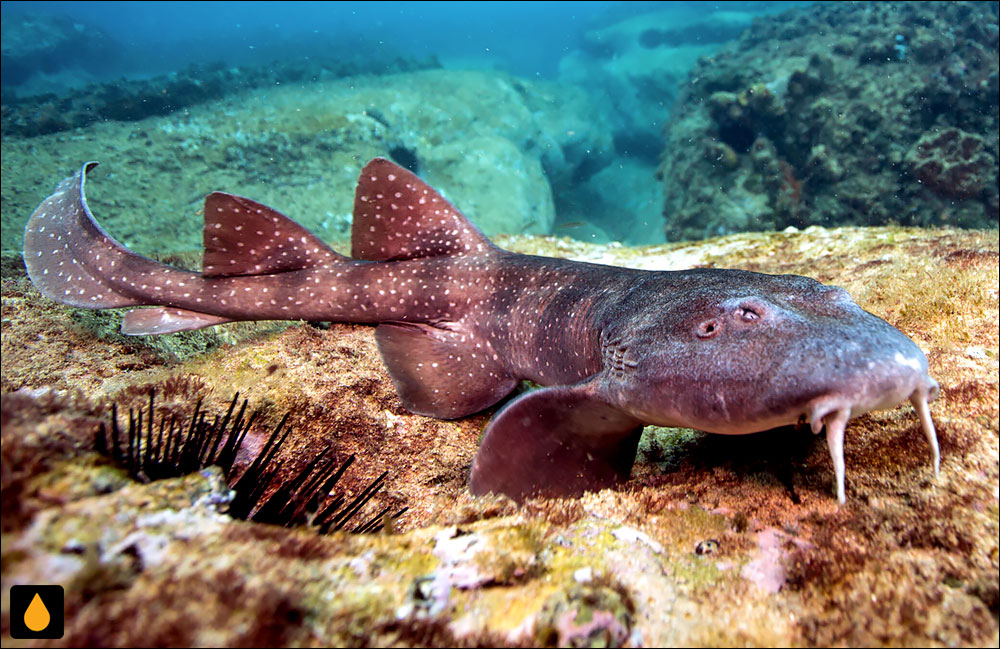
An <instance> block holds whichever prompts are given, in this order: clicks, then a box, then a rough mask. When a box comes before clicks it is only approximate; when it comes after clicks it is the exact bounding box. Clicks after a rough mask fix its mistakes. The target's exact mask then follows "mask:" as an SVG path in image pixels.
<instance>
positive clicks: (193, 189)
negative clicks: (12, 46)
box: [0, 70, 610, 254]
mask: <svg viewBox="0 0 1000 649" xmlns="http://www.w3.org/2000/svg"><path fill="white" fill-rule="evenodd" d="M223 72H225V71H223ZM223 85H224V86H225V87H228V85H227V84H223ZM497 106H503V110H497ZM594 115H595V110H593V109H592V106H591V104H590V103H589V101H588V100H587V98H586V96H585V95H583V94H582V93H580V92H572V91H565V90H563V89H562V88H561V87H559V86H556V85H554V84H549V83H538V84H532V83H530V82H527V81H522V80H516V79H514V78H513V77H511V76H509V75H506V74H502V73H495V72H456V71H447V72H446V71H443V70H425V71H420V72H411V73H400V74H387V75H382V76H377V77H372V76H357V77H351V78H349V79H336V78H333V79H318V80H315V81H313V82H310V83H308V84H281V85H275V84H271V85H270V86H269V87H267V88H262V89H257V90H254V91H252V92H247V94H245V95H239V96H237V95H232V94H226V95H224V96H222V97H220V98H217V99H215V100H214V101H211V102H208V103H200V104H197V105H192V106H189V107H188V108H186V109H185V110H183V111H177V112H172V113H170V114H167V115H163V116H159V117H147V118H145V119H141V120H139V121H135V122H129V123H122V122H114V121H102V122H97V123H93V124H90V125H89V126H86V127H85V128H80V129H77V130H76V131H75V132H74V134H73V135H72V136H69V135H67V134H65V133H52V134H48V135H40V136H37V137H8V136H7V135H5V136H4V140H3V152H4V174H3V178H2V181H0V182H2V187H3V191H2V213H0V216H2V219H3V244H2V245H3V248H4V249H5V250H16V249H19V248H20V247H21V240H22V234H23V228H24V223H25V222H26V220H27V217H28V216H29V215H30V214H31V212H32V210H34V209H35V207H37V205H38V204H39V203H40V202H41V200H42V199H43V198H44V197H45V196H47V195H48V194H49V193H51V191H52V188H53V186H54V183H56V182H57V181H58V180H59V179H60V178H63V177H65V176H68V175H69V174H72V173H75V172H76V171H77V169H78V166H79V165H80V164H82V163H83V162H84V161H87V160H95V159H96V160H98V161H100V162H101V163H102V165H101V167H99V168H98V170H97V172H96V174H95V175H94V176H93V180H92V182H91V183H90V184H89V186H88V189H89V191H88V198H89V199H90V204H91V207H92V208H93V210H94V211H95V213H97V214H98V215H99V216H100V218H101V222H102V223H103V224H105V225H106V226H107V227H108V229H109V231H110V232H111V233H112V234H113V236H115V237H116V238H118V239H119V240H121V241H122V242H123V243H125V244H126V245H128V246H129V247H131V248H134V249H137V250H139V251H140V252H144V253H154V252H155V253H160V254H163V253H166V252H179V251H184V252H186V251H191V250H196V249H197V247H198V244H199V242H200V241H201V226H202V217H201V214H200V212H201V209H202V204H203V201H204V197H205V195H207V194H208V193H210V192H212V191H217V190H221V191H226V192H230V193H235V194H240V195H243V196H247V197H250V198H253V199H254V200H257V201H259V202H262V203H265V204H267V205H270V206H272V207H274V208H275V209H277V210H279V211H281V212H283V213H285V214H287V215H288V216H290V217H292V218H294V219H296V220H297V221H299V222H300V223H302V224H303V225H304V226H305V227H306V228H307V229H309V230H310V231H312V232H315V233H316V234H317V235H318V236H320V238H322V239H324V240H327V241H336V240H343V239H346V238H347V236H348V232H349V230H350V223H351V213H352V210H353V203H354V187H355V184H356V181H357V176H358V173H359V171H360V169H361V167H362V166H363V165H364V164H365V163H367V162H368V161H369V160H370V159H371V158H373V157H375V156H384V157H390V158H393V159H395V160H396V161H397V162H399V163H400V164H403V165H404V166H407V167H409V168H412V169H414V170H415V171H417V172H418V173H419V174H421V175H422V176H424V177H425V178H427V179H429V180H431V181H432V183H433V184H434V185H435V186H436V187H437V188H438V189H440V190H442V191H443V192H444V194H445V195H447V196H449V197H450V198H452V199H453V200H454V201H455V202H456V204H457V205H458V206H459V208H460V209H462V210H464V212H465V214H466V215H467V216H469V217H470V218H471V219H472V220H473V221H474V222H476V223H477V224H479V225H480V226H481V227H483V229H484V230H485V231H486V232H487V233H488V234H495V233H498V232H510V233H521V232H525V233H534V234H543V233H547V232H549V231H550V230H551V228H552V224H553V221H554V206H553V199H552V192H553V189H552V185H550V183H549V181H548V178H547V175H551V176H552V177H553V178H556V179H560V178H561V179H571V178H573V177H574V175H575V174H576V173H577V172H578V171H579V170H581V169H587V168H590V167H589V166H588V165H590V161H591V160H592V158H595V157H601V156H602V155H604V154H601V153H600V152H601V150H602V147H605V146H606V145H607V142H609V141H610V138H609V136H608V135H607V134H606V133H605V134H603V135H599V134H601V133H602V131H601V129H599V128H596V127H594V126H591V127H589V128H586V129H584V128H582V127H581V125H582V124H584V123H587V122H588V121H591V120H594ZM592 123H598V124H599V123H600V120H595V121H593V122H592ZM591 154H593V155H591ZM598 168H599V167H598ZM594 171H596V169H594ZM591 173H593V171H591ZM560 182H562V181H558V180H557V181H556V185H557V186H558V187H559V188H563V189H565V188H566V184H565V183H563V184H561V185H560V184H559V183H560Z"/></svg>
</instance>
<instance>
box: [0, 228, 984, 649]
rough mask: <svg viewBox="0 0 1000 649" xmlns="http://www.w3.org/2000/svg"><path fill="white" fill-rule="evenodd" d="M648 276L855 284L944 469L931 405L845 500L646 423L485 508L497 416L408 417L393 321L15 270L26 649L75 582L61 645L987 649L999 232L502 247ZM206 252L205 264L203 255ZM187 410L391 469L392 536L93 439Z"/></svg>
mask: <svg viewBox="0 0 1000 649" xmlns="http://www.w3.org/2000/svg"><path fill="white" fill-rule="evenodd" d="M498 243H499V245H501V246H504V247H507V248H510V249H514V250H517V251H521V252H530V253H536V254H547V255H554V256H565V257H570V258H575V259H582V260H588V261H598V262H604V263H615V264H620V265H631V266H636V267H643V268H658V269H674V268H686V267H692V266H710V267H735V268H745V269H749V270H755V271H760V272H767V273H796V274H803V275H809V276H811V277H815V278H817V279H819V280H821V281H823V282H826V283H830V284H835V285H839V286H843V287H844V288H846V289H847V290H848V291H849V292H850V293H851V295H852V296H853V297H854V298H855V300H856V301H858V303H859V304H861V305H862V306H863V307H864V308H866V309H868V310H870V311H872V312H873V313H875V314H877V315H879V316H881V317H883V318H886V319H887V320H888V321H889V322H890V323H892V324H893V325H895V326H897V327H899V328H900V329H901V330H902V331H903V332H904V333H905V334H907V335H908V336H910V337H911V338H913V339H914V341H916V342H917V344H918V345H919V346H920V347H921V348H922V349H923V350H924V351H925V352H926V353H927V356H928V359H929V363H930V367H931V375H932V376H934V378H936V379H937V380H938V381H939V382H940V383H941V387H942V390H941V396H940V397H939V398H938V400H937V401H935V402H934V403H933V404H932V407H931V410H932V413H933V416H934V418H935V421H936V423H937V425H938V433H939V436H940V440H941V449H942V466H941V475H940V476H939V477H938V478H937V479H936V480H935V479H933V477H932V469H931V465H930V455H929V452H928V449H927V447H926V442H925V441H924V439H923V436H922V434H921V432H920V427H919V423H918V421H917V417H916V415H915V414H914V413H913V411H912V409H911V408H910V407H909V406H902V407H900V408H897V409H895V410H891V411H883V412H877V413H872V414H869V415H865V416H863V417H861V418H860V419H858V420H856V421H854V422H852V423H851V424H850V425H849V427H848V430H847V440H846V445H845V455H846V463H847V480H848V484H847V497H848V501H847V504H846V505H841V506H838V504H837V502H836V499H835V498H834V497H833V496H832V494H831V483H832V467H831V466H830V462H829V457H828V454H827V452H826V449H825V447H824V445H823V440H822V438H815V437H813V436H812V435H811V434H810V433H809V432H808V431H806V430H803V431H785V432H778V433H765V434H759V435H752V436H743V437H728V436H727V437H723V436H710V435H704V434H702V433H697V432H694V431H688V430H682V429H653V428H648V429H647V430H646V434H645V435H644V438H643V442H642V444H641V445H640V456H639V459H638V461H637V464H636V467H635V469H634V471H633V474H632V479H631V480H630V481H629V482H628V483H627V484H626V485H625V486H623V487H622V488H620V489H618V490H606V491H603V492H600V493H597V494H588V495H586V496H584V497H583V498H580V499H577V500H555V501H548V500H534V501H529V502H528V503H526V504H525V505H524V506H521V507H517V506H516V505H514V504H513V503H511V502H510V501H507V500H506V499H503V498H492V497H491V498H484V499H475V498H472V497H470V496H469V495H468V492H467V488H466V474H467V471H468V466H469V464H470V462H471V460H472V457H473V455H474V454H475V450H476V444H477V438H478V435H479V432H480V430H481V429H482V426H483V425H484V423H485V422H486V420H487V417H488V416H489V414H490V413H485V414H483V415H479V416H476V417H470V418H465V419H461V420H458V421H440V420H436V419H430V418H426V417H420V416H416V415H412V414H410V413H408V412H406V411H405V410H404V409H403V408H402V406H401V405H400V404H399V402H398V400H397V399H396V397H395V393H394V391H393V388H392V383H391V381H390V380H389V378H388V375H387V374H386V372H385V370H384V368H383V367H382V365H381V362H380V360H379V358H378V353H377V350H376V349H375V345H374V339H373V336H372V332H373V329H371V328H369V327H363V326H352V325H332V326H330V327H329V328H328V329H327V328H319V327H315V326H312V325H309V324H305V323H259V324H252V323H243V324H235V325H228V326H224V327H216V328H214V329H212V330H206V331H202V332H193V333H188V334H178V335H173V336H165V337H161V338H127V337H124V336H121V335H120V334H118V333H116V329H117V323H118V322H119V320H120V315H119V314H116V313H108V312H102V313H94V312H87V311H82V310H76V309H71V308H66V307H63V306H60V305H56V304H54V303H52V302H50V301H48V300H46V299H45V298H42V297H41V296H40V295H39V294H38V293H37V292H36V291H35V290H34V289H33V288H32V287H31V285H30V282H28V280H27V278H26V277H25V275H24V271H23V266H22V265H21V263H20V259H19V258H18V257H17V256H16V255H6V256H5V257H4V259H3V267H2V270H3V275H2V293H3V310H2V317H3V323H2V333H3V336H2V390H3V408H2V411H3V412H2V414H3V421H2V424H3V426H2V430H3V432H2V493H3V512H4V514H3V537H2V538H3V563H2V570H3V579H2V581H3V602H2V603H3V607H2V614H3V617H2V627H3V628H2V631H3V641H4V646H8V644H9V645H10V646H26V645H27V644H32V645H34V644H37V643H35V642H32V643H28V642H27V641H17V640H11V639H10V637H9V635H8V629H9V614H10V603H9V599H8V592H9V586H10V585H12V584H16V583H60V584H62V585H63V586H64V587H65V588H66V601H67V611H66V612H67V619H66V625H67V626H66V636H65V637H64V638H63V639H62V640H53V641H45V642H43V643H41V644H48V645H53V646H69V645H76V644H87V645H95V644H97V645H105V646H124V645H129V644H137V643H140V642H141V643H151V644H158V645H171V646H175V645H191V644H199V645H258V644H261V645H265V646H276V645H293V646H313V645H331V644H342V645H349V646H370V645H399V646H418V645H432V646H443V645H449V646H451V645H470V646H476V645H480V646H486V645H489V646H496V645H539V644H541V645H557V644H561V645H573V646H596V645H600V644H604V645H609V644H610V645H622V644H624V645H630V646H635V645H639V644H642V645H646V646H671V645H778V644H781V645H807V646H814V645H848V646H856V645H870V644H879V645H932V646H943V645H955V644H961V645H993V646H995V645H996V644H997V642H998V631H997V629H998V625H997V615H998V542H997V537H998V479H1000V478H998V430H1000V426H998V385H997V384H998V313H1000V305H998V290H1000V278H998V249H1000V246H998V236H997V232H996V231H989V232H977V231H957V230H917V229H900V228H839V229H835V230H827V229H821V228H810V229H809V230H806V231H803V232H797V231H794V232H793V231H789V232H783V233H771V234H762V233H754V234H741V235H733V236H730V237H725V238H721V239H715V240H710V241H707V242H699V243H690V244H672V245H668V246H659V247H655V248H625V247H618V246H613V245H612V246H590V245H586V244H581V243H577V242H570V241H568V240H556V239H551V238H537V237H500V238H498ZM187 261H188V262H189V265H190V264H191V263H192V262H195V261H196V260H195V259H189V260H187ZM150 387H155V388H156V389H157V390H158V394H159V396H158V401H160V402H161V406H162V408H164V409H165V411H170V412H177V413H180V412H184V411H185V409H186V408H188V407H189V406H190V404H191V403H192V402H193V401H194V400H196V399H197V398H199V397H204V399H205V403H206V404H207V405H208V406H209V407H210V408H211V409H214V410H221V409H222V408H224V407H225V406H226V405H227V404H228V401H229V399H230V398H231V396H232V393H233V392H235V391H239V392H240V393H241V394H242V395H245V396H247V397H248V398H249V399H250V402H251V404H255V405H257V406H259V407H261V408H262V410H263V412H264V416H265V420H266V421H267V422H269V423H271V424H273V423H274V422H275V421H276V420H277V419H278V418H279V417H280V416H281V415H282V414H283V413H284V412H286V411H288V412H291V416H290V419H289V422H290V424H291V425H292V427H293V433H292V435H291V436H290V437H289V439H288V442H287V443H286V448H285V449H284V450H283V452H282V453H283V455H287V456H288V457H291V458H294V457H295V456H296V455H297V454H302V455H305V454H307V453H315V452H317V451H319V450H321V449H322V448H324V447H325V446H326V445H328V444H332V445H333V448H334V450H335V453H336V454H337V455H338V456H339V457H341V458H344V457H347V456H348V455H350V454H351V453H356V454H357V456H358V461H357V462H356V463H355V465H354V467H352V469H351V471H349V472H348V473H347V474H345V477H344V484H343V487H344V488H345V489H347V490H348V491H349V492H352V493H356V492H357V491H359V490H360V489H362V488H363V487H364V486H365V484H367V482H368V481H370V480H371V479H372V478H374V477H375V476H377V475H378V474H379V473H381V472H382V471H384V470H388V471H389V480H388V482H387V488H386V489H384V490H383V492H382V493H381V494H380V495H379V497H378V501H379V505H392V506H393V507H400V506H403V505H407V506H409V507H410V510H409V511H408V512H407V513H406V514H405V515H404V516H403V517H402V519H401V520H400V521H399V522H398V523H396V525H395V530H394V532H393V533H387V534H379V535H355V536H352V535H347V534H334V535H330V536H327V537H320V536H316V535H315V534H313V533H311V532H309V531H304V530H285V529H281V528H276V527H271V526H263V525H257V524H252V523H246V522H243V521H235V520H232V519H230V518H229V517H227V516H225V515H224V513H223V512H224V509H225V503H226V498H227V490H226V489H225V486H224V483H223V481H222V479H221V477H220V476H219V474H218V472H217V471H214V470H206V471H203V472H200V473H197V474H193V475H191V476H187V477H183V478H178V479H175V480H168V481H161V482H156V483H151V484H147V485H142V484H138V483H134V482H132V481H130V480H129V479H128V478H127V476H125V475H124V473H122V472H121V471H120V470H118V469H116V468H114V467H113V466H111V465H109V464H108V463H107V462H106V461H105V460H103V459H101V458H100V457H99V456H97V455H96V454H95V453H93V452H92V451H90V450H89V440H90V439H91V436H92V435H93V432H94V431H95V430H96V427H97V425H98V422H99V421H100V420H101V419H102V418H105V419H106V417H107V409H108V408H107V406H108V404H110V402H111V401H112V400H115V401H118V402H119V404H126V405H132V406H139V405H141V404H143V403H144V401H145V400H146V399H147V398H148V397H147V394H148V390H149V388H150Z"/></svg>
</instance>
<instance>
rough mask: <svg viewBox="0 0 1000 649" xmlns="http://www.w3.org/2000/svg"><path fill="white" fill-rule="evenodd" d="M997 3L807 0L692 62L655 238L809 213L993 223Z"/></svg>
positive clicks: (870, 221) (670, 134)
mask: <svg viewBox="0 0 1000 649" xmlns="http://www.w3.org/2000/svg"><path fill="white" fill-rule="evenodd" d="M997 14H998V10H997V5H996V4H995V3H962V2H959V3H934V2H923V3H892V4H889V3H887V4H867V3H862V4H853V3H830V4H814V5H810V6H808V7H800V8H795V9H792V10H789V11H787V12H785V13H782V14H780V15H777V16H769V17H761V18H757V19H755V20H754V23H753V26H752V27H751V28H750V29H748V30H746V31H745V32H743V34H742V35H741V36H740V38H739V39H738V40H737V41H735V42H734V43H732V44H730V45H729V46H727V47H725V48H724V49H723V50H722V51H720V52H719V53H718V54H716V55H715V56H712V57H702V58H701V59H700V60H699V61H698V63H697V64H696V65H695V66H694V68H693V70H692V71H691V74H690V76H689V78H688V80H687V82H686V83H685V84H684V85H683V87H682V90H681V93H680V97H679V99H678V101H677V103H676V104H675V105H674V110H673V114H672V117H671V120H670V122H669V124H668V125H667V128H666V143H665V150H664V154H663V161H662V164H661V166H660V169H659V174H660V177H661V180H662V183H663V191H664V215H665V218H666V223H665V227H666V232H667V238H668V240H677V239H692V238H701V237H706V236H715V235H719V234H725V233H729V232H736V231H741V230H766V229H779V230H780V229H784V228H786V227H788V226H795V227H799V228H801V227H806V226H809V225H813V224H819V225H825V226H831V225H841V224H855V225H880V224H887V223H899V224H903V225H958V226H962V227H990V226H992V227H996V223H997V205H998V199H997V166H996V160H997V147H998V139H1000V138H998V115H997V105H998V90H997V79H998V36H997V34H998V28H997V24H998V20H997Z"/></svg>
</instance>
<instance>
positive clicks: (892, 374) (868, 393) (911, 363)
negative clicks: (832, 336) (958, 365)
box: [802, 314, 940, 502]
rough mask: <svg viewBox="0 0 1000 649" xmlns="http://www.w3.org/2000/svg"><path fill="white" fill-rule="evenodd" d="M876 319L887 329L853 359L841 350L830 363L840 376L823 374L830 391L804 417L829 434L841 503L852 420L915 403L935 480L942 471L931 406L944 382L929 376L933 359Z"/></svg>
mask: <svg viewBox="0 0 1000 649" xmlns="http://www.w3.org/2000/svg"><path fill="white" fill-rule="evenodd" d="M866 315H869V314H866ZM870 317H871V318H874V316H870ZM874 319H875V320H878V321H879V322H880V323H882V324H883V325H884V327H881V326H880V327H876V328H875V331H876V332H877V335H871V333H869V335H868V336H867V338H868V340H865V341H860V344H858V345H856V346H854V348H853V350H851V351H852V353H851V354H849V355H847V356H845V355H844V354H843V351H842V350H843V346H841V347H840V348H839V350H840V351H838V354H837V355H838V358H836V359H835V360H834V362H832V363H829V362H828V363H827V365H828V366H829V365H834V366H836V371H834V372H832V373H828V372H826V371H824V370H820V371H819V373H820V374H821V377H820V379H821V380H820V383H821V384H822V385H823V386H824V387H823V389H822V390H819V395H818V396H816V397H814V398H812V399H811V400H810V401H809V402H808V403H807V404H806V407H805V411H804V412H803V413H802V415H804V416H805V417H806V419H807V420H808V421H809V423H810V427H811V428H812V431H813V433H816V434H818V433H820V431H822V430H823V429H824V428H825V429H826V437H827V445H828V447H829V450H830V456H831V458H832V460H833V465H834V473H835V474H836V483H837V497H838V499H839V500H840V502H845V500H846V496H845V493H844V474H845V468H844V430H845V427H846V426H847V423H848V422H849V421H850V420H851V419H854V418H855V417H859V416H860V415H863V414H865V413H867V412H871V411H874V410H884V409H887V408H893V407H895V406H897V405H899V404H901V403H903V402H904V401H910V403H912V404H913V407H914V409H915V410H916V411H917V414H918V416H919V417H920V423H921V427H922V429H923V431H924V435H925V436H926V438H927V442H928V444H929V445H930V447H931V454H932V457H933V461H934V474H935V475H937V473H938V471H939V468H940V451H939V448H938V442H937V433H936V431H935V429H934V422H933V421H932V419H931V416H930V410H929V408H928V405H927V404H928V403H929V402H930V401H933V400H934V399H935V398H936V397H937V395H938V392H939V389H940V387H939V385H938V382H937V381H935V380H934V379H933V378H931V377H930V376H929V375H928V373H927V358H926V357H925V356H924V354H923V352H922V351H920V349H919V348H918V347H917V346H916V344H914V343H913V341H911V340H910V339H909V338H907V337H906V336H904V335H903V334H902V333H900V332H899V331H898V330H896V329H894V328H892V327H890V326H889V325H888V324H886V323H884V321H881V320H879V319H878V318H874ZM869 327H871V325H869ZM868 331H869V332H871V331H872V329H871V328H869V329H868Z"/></svg>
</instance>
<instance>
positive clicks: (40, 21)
mask: <svg viewBox="0 0 1000 649" xmlns="http://www.w3.org/2000/svg"><path fill="white" fill-rule="evenodd" d="M0 30H2V35H3V39H2V43H3V44H2V45H0V61H2V65H3V77H2V80H0V85H2V86H3V91H4V95H5V97H4V99H5V100H6V95H7V94H8V91H10V90H11V89H12V88H14V87H16V86H21V85H24V84H28V83H30V82H36V84H37V83H44V79H45V78H54V77H57V78H59V79H60V83H64V82H69V83H73V84H75V85H83V83H85V82H86V81H87V80H89V79H91V78H92V76H91V75H90V72H98V71H99V70H100V69H101V68H102V67H105V66H107V65H108V64H109V63H112V62H114V61H116V60H117V59H118V57H120V56H121V47H120V45H119V44H118V43H116V42H115V41H114V40H112V39H111V37H109V36H108V35H107V34H106V33H105V32H104V31H102V30H101V29H100V28H98V27H95V26H94V25H88V24H84V23H79V22H74V21H72V20H70V19H69V18H67V17H64V16H56V15H44V14H40V15H27V14H23V13H18V12H17V11H16V9H15V10H12V11H11V13H10V14H6V13H5V14H4V19H3V25H2V26H0ZM5 103H6V101H5ZM5 108H6V107H5ZM6 119H7V116H6V110H4V125H3V132H4V135H5V136H6V135H7V123H6Z"/></svg>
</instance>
